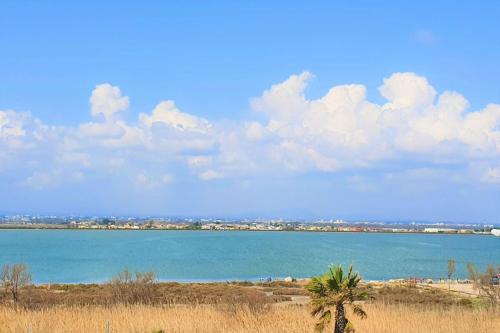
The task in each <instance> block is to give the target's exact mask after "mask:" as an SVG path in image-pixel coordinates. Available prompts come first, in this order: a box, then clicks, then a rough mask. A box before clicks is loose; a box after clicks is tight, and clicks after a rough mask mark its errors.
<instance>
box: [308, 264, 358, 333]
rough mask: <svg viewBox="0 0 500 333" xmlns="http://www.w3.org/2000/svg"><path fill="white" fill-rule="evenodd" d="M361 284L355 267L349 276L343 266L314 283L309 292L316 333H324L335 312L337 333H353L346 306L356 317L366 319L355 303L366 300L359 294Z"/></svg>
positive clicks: (315, 280) (313, 279)
mask: <svg viewBox="0 0 500 333" xmlns="http://www.w3.org/2000/svg"><path fill="white" fill-rule="evenodd" d="M359 281H361V277H360V276H359V274H358V273H355V272H354V273H353V271H352V266H349V272H348V273H347V275H346V274H344V271H343V269H342V266H340V265H339V266H331V267H330V269H329V270H328V271H327V272H326V273H325V274H323V275H322V276H317V277H313V278H312V279H311V282H310V283H309V285H308V286H307V290H308V291H309V292H310V293H311V306H312V311H311V315H312V316H314V317H318V322H317V323H316V331H317V332H323V331H324V330H325V328H326V327H327V326H328V325H329V324H330V322H331V320H332V312H333V311H334V310H335V329H334V333H346V332H354V329H353V327H352V324H351V323H349V321H348V320H347V317H346V313H345V306H346V305H350V307H351V308H352V310H353V312H354V314H355V315H358V316H359V317H361V318H366V316H367V315H366V312H365V311H364V310H363V308H362V307H361V306H360V305H359V304H356V303H354V300H355V299H362V298H366V293H359V292H357V290H356V288H357V286H358V283H359Z"/></svg>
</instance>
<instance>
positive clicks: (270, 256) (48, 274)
mask: <svg viewBox="0 0 500 333" xmlns="http://www.w3.org/2000/svg"><path fill="white" fill-rule="evenodd" d="M449 258H453V259H455V260H456V262H457V276H461V277H465V276H466V269H465V264H466V263H467V262H473V263H475V264H476V265H478V266H479V267H481V268H483V267H485V266H486V265H487V264H488V263H493V264H500V238H498V237H493V236H476V235H424V234H374V233H312V232H237V231H227V232H225V231H91V230H89V231H81V230H1V231H0V265H2V264H4V263H17V262H24V263H26V264H28V265H29V267H30V269H31V272H32V274H33V277H34V280H35V281H36V282H39V283H42V282H67V283H76V282H102V281H107V280H109V279H110V278H111V277H112V276H113V275H115V274H116V273H117V272H119V271H120V270H122V269H123V268H124V267H128V268H129V269H131V270H141V271H143V270H154V271H155V272H156V273H157V275H158V277H159V279H161V280H177V281H198V280H201V281H207V280H233V279H238V280H244V279H252V280H254V279H259V278H263V277H268V276H270V277H286V276H294V277H309V276H311V275H315V274H319V273H321V272H323V271H324V270H325V269H326V268H327V266H328V265H329V264H332V263H342V264H349V263H352V264H353V265H354V266H355V268H356V269H357V270H359V272H360V273H361V275H362V276H363V277H364V278H365V279H370V280H383V279H390V278H401V277H410V276H416V277H429V278H440V277H444V276H446V270H447V260H448V259H449Z"/></svg>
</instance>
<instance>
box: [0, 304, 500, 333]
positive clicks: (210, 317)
mask: <svg viewBox="0 0 500 333" xmlns="http://www.w3.org/2000/svg"><path fill="white" fill-rule="evenodd" d="M365 308H366V311H367V313H368V319H365V320H360V319H358V318H356V317H354V316H351V317H350V318H351V319H352V321H353V323H354V326H355V328H356V331H357V332H359V333H362V332H367V333H368V332H369V333H387V332H398V333H416V332H435V333H441V332H442V333H450V332H453V333H469V332H484V333H487V332H488V333H489V332H492V333H493V332H499V328H500V315H499V313H498V312H497V313H493V312H491V311H488V310H467V309H459V308H451V309H446V310H445V309H437V308H436V309H425V308H422V307H420V308H419V307H411V306H402V305H400V306H398V305H383V304H367V305H366V307H365ZM107 320H109V321H110V324H111V332H113V333H118V332H119V333H151V332H153V331H155V330H160V329H163V330H164V331H165V332H166V333H167V332H168V333H181V332H182V333H194V332H203V333H224V332H227V333H244V332H245V333H250V332H252V333H259V332H260V333H294V332H296V333H305V332H313V327H314V320H313V319H312V318H311V317H310V315H309V311H308V307H306V306H276V307H273V308H271V309H270V310H269V311H267V312H255V311H252V310H251V309H246V308H244V307H240V308H238V309H236V310H235V311H227V310H225V309H220V308H217V307H216V306H214V305H200V306H174V307H157V306H147V305H132V306H121V305H118V306H113V307H110V308H105V307H97V306H92V307H53V308H50V309H46V310H17V311H16V310H13V309H11V308H6V307H2V308H0V332H1V333H4V332H8V333H26V332H28V326H29V325H30V324H31V325H32V328H33V330H32V331H33V333H69V332H71V333H92V332H105V325H106V321H107Z"/></svg>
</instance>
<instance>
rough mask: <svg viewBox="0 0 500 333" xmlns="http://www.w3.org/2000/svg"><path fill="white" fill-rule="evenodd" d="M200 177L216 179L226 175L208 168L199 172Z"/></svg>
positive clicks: (202, 178)
mask: <svg viewBox="0 0 500 333" xmlns="http://www.w3.org/2000/svg"><path fill="white" fill-rule="evenodd" d="M199 177H200V179H201V180H214V179H220V178H223V177H224V176H223V175H222V174H221V173H220V172H217V171H214V170H207V171H204V172H202V173H200V174H199Z"/></svg>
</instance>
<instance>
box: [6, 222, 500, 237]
mask: <svg viewBox="0 0 500 333" xmlns="http://www.w3.org/2000/svg"><path fill="white" fill-rule="evenodd" d="M0 230H74V231H200V232H221V231H228V232H237V231H240V232H307V233H352V234H358V233H366V234H400V235H401V234H423V235H474V236H494V235H493V234H491V233H486V232H473V231H471V232H458V229H457V231H456V232H453V231H440V232H426V231H423V230H415V231H392V230H384V229H379V230H377V231H369V230H359V231H356V230H293V229H291V230H267V229H262V230H248V229H201V228H140V229H133V228H107V227H99V228H91V227H84V228H82V227H79V228H75V227H69V226H67V225H64V224H55V225H24V224H0Z"/></svg>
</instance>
